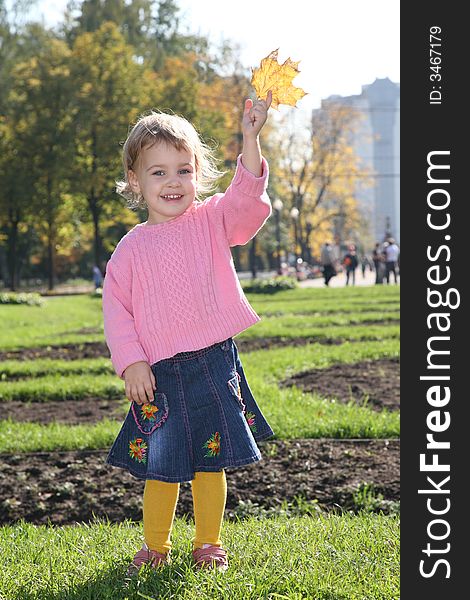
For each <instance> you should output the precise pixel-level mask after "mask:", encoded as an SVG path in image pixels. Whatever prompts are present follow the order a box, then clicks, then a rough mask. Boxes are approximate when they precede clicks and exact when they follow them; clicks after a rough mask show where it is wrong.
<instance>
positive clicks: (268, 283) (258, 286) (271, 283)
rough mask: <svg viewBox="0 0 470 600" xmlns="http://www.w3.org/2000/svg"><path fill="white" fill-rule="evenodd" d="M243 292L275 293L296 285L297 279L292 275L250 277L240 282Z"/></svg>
mask: <svg viewBox="0 0 470 600" xmlns="http://www.w3.org/2000/svg"><path fill="white" fill-rule="evenodd" d="M242 286H243V289H244V291H245V292H251V293H253V294H275V293H276V292H281V291H282V290H293V289H294V288H296V287H298V285H297V281H296V280H295V279H293V278H292V277H285V276H284V277H274V278H271V279H252V280H251V281H250V282H248V283H242Z"/></svg>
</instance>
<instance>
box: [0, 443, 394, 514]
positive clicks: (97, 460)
mask: <svg viewBox="0 0 470 600" xmlns="http://www.w3.org/2000/svg"><path fill="white" fill-rule="evenodd" d="M260 448H261V452H262V454H263V460H262V461H261V462H260V463H256V464H253V465H248V466H246V467H241V468H239V469H230V470H227V480H228V498H227V509H226V513H227V516H228V517H230V516H231V515H233V514H234V512H236V511H237V507H238V506H239V502H240V501H244V502H247V501H251V502H252V503H257V504H258V505H259V506H260V507H264V508H273V507H278V506H279V505H280V504H281V503H282V501H283V500H287V501H289V502H293V501H294V499H295V497H296V496H298V495H301V496H302V497H303V498H305V499H306V500H317V501H318V503H319V506H320V507H322V508H324V509H326V510H328V509H334V508H337V507H338V505H339V507H342V508H343V509H354V506H355V505H354V501H353V495H354V492H355V491H356V490H357V489H358V488H359V487H360V486H361V485H362V484H364V483H366V484H373V485H374V487H375V490H376V492H377V493H380V494H382V495H383V498H384V499H385V500H389V501H398V500H399V497H400V491H399V441H398V440H326V439H322V440H291V441H281V440H274V441H270V442H263V443H261V444H260ZM106 455H107V452H106V451H77V452H47V453H40V454H29V453H28V454H15V455H5V454H3V455H1V456H0V525H1V524H10V523H12V522H15V521H18V520H19V519H25V520H26V521H29V522H32V523H35V524H46V523H48V522H50V523H52V524H56V525H66V524H72V523H75V522H88V521H89V520H90V519H92V518H93V516H97V517H103V518H108V519H110V520H111V521H112V522H120V521H122V520H123V519H126V518H129V519H132V520H135V521H138V520H140V519H141V518H142V493H143V487H144V482H143V481H140V480H138V479H135V478H134V477H133V476H132V475H130V474H129V473H127V472H126V471H124V470H122V469H117V468H115V467H110V466H109V465H106V464H105V458H106ZM177 514H178V515H183V514H189V515H192V499H191V490H190V486H189V484H187V483H186V484H183V485H182V486H181V493H180V501H179V503H178V509H177Z"/></svg>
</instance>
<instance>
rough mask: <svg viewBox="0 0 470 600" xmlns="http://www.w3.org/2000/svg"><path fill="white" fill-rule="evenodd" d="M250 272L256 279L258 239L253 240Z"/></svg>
mask: <svg viewBox="0 0 470 600" xmlns="http://www.w3.org/2000/svg"><path fill="white" fill-rule="evenodd" d="M250 271H251V276H252V278H253V279H255V278H256V237H254V238H253V239H252V240H251V245H250Z"/></svg>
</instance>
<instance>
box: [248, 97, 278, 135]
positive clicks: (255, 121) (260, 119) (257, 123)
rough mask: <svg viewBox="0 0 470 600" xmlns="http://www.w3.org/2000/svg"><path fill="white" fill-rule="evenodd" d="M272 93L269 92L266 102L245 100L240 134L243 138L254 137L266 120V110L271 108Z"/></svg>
mask: <svg viewBox="0 0 470 600" xmlns="http://www.w3.org/2000/svg"><path fill="white" fill-rule="evenodd" d="M272 99H273V93H272V91H271V90H269V92H268V94H267V98H266V100H257V101H256V102H255V103H253V100H251V99H250V98H247V99H246V100H245V110H244V112H243V120H242V133H243V135H244V136H248V137H250V136H253V137H256V136H257V135H258V134H259V132H260V131H261V128H262V127H263V125H264V124H265V123H266V119H267V118H268V110H269V107H270V106H271V102H272Z"/></svg>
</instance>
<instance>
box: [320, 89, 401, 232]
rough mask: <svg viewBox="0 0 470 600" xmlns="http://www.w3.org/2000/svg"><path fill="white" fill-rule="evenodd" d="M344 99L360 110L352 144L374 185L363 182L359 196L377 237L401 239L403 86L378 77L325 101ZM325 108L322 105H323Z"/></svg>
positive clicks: (358, 191) (357, 193) (357, 195)
mask: <svg viewBox="0 0 470 600" xmlns="http://www.w3.org/2000/svg"><path fill="white" fill-rule="evenodd" d="M328 102H341V103H344V104H346V105H348V106H351V107H352V108H353V109H355V110H357V111H358V115H359V119H358V122H357V127H356V130H355V132H354V134H353V139H352V145H353V147H354V150H355V152H356V154H357V155H358V156H359V157H360V159H361V164H362V166H363V168H364V170H365V171H370V172H371V174H372V185H370V184H367V185H361V184H359V185H358V186H357V189H356V197H357V200H358V202H359V206H360V209H361V212H362V213H363V214H364V216H365V217H366V218H367V220H368V221H369V223H370V235H371V237H372V238H373V239H375V240H376V241H380V242H381V241H383V240H384V239H385V238H386V237H389V236H393V237H394V238H395V239H396V240H397V241H399V240H400V86H399V84H397V83H393V82H392V81H390V79H388V77H386V78H384V79H376V80H375V81H374V82H373V83H371V84H369V85H363V86H362V92H361V94H358V95H355V96H336V95H335V96H330V97H328V98H326V99H325V100H323V101H322V107H323V106H324V104H326V103H328ZM320 110H321V109H320Z"/></svg>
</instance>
